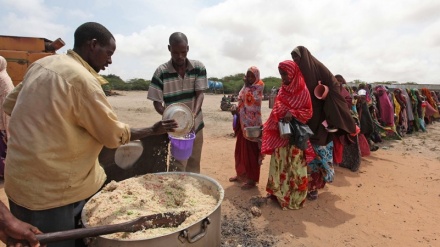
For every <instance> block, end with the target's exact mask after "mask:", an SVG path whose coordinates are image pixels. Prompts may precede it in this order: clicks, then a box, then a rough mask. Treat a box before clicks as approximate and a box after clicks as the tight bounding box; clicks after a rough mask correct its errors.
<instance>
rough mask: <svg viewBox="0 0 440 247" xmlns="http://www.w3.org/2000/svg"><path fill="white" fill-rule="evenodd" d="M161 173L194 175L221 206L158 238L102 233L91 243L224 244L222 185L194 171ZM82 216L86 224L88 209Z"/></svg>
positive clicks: (124, 246) (103, 246)
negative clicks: (114, 235) (128, 238)
mask: <svg viewBox="0 0 440 247" xmlns="http://www.w3.org/2000/svg"><path fill="white" fill-rule="evenodd" d="M155 174H158V175H162V176H163V175H171V174H179V175H181V174H185V175H187V176H191V177H194V178H195V179H197V180H198V181H199V182H200V183H201V184H202V190H203V193H205V194H209V195H212V196H214V198H216V199H217V205H216V206H215V208H214V209H213V210H212V212H211V213H210V214H208V216H206V217H205V218H202V219H200V220H199V221H198V222H196V223H194V224H192V225H191V226H189V227H188V228H186V229H184V230H179V231H176V232H173V233H170V234H168V235H163V236H159V237H155V238H148V239H137V240H122V239H110V238H106V237H105V236H99V237H97V238H95V239H94V240H93V242H92V243H91V244H90V245H89V246H93V247H144V246H166V247H183V246H191V247H205V246H213V247H215V246H220V244H221V239H220V238H221V203H222V201H223V197H224V194H225V192H224V190H223V188H222V186H221V185H220V184H219V183H218V182H217V181H215V180H214V179H212V178H210V177H207V176H204V175H201V174H196V173H190V172H161V173H155ZM81 218H82V219H83V222H84V224H85V227H87V225H86V222H87V221H86V220H85V219H86V212H85V210H83V212H82V214H81Z"/></svg>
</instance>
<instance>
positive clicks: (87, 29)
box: [73, 22, 114, 48]
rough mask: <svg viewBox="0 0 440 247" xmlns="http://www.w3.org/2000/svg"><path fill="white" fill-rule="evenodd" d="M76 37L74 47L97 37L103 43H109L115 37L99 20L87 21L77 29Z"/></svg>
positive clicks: (78, 46)
mask: <svg viewBox="0 0 440 247" xmlns="http://www.w3.org/2000/svg"><path fill="white" fill-rule="evenodd" d="M74 38H75V42H74V45H73V47H74V48H80V47H81V46H83V45H84V44H85V43H86V42H87V41H89V40H92V39H96V40H97V41H98V43H99V44H101V45H108V44H110V39H111V38H113V39H114V37H113V34H112V33H111V32H110V31H109V30H108V29H107V28H106V27H104V26H103V25H101V24H99V23H97V22H86V23H84V24H82V25H81V26H79V27H78V28H77V29H76V31H75V34H74Z"/></svg>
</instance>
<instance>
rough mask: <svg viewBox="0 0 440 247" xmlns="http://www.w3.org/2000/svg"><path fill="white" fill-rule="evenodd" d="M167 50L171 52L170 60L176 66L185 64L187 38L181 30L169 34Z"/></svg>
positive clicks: (187, 48) (187, 47)
mask: <svg viewBox="0 0 440 247" xmlns="http://www.w3.org/2000/svg"><path fill="white" fill-rule="evenodd" d="M169 43H170V44H169V45H168V50H169V51H170V53H171V60H172V61H173V65H174V66H176V67H185V66H186V55H187V54H188V51H189V46H188V39H187V38H186V35H185V34H183V33H181V32H175V33H173V34H171V36H170V39H169Z"/></svg>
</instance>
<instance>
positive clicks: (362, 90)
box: [358, 89, 367, 96]
mask: <svg viewBox="0 0 440 247" xmlns="http://www.w3.org/2000/svg"><path fill="white" fill-rule="evenodd" d="M358 95H359V96H365V95H367V91H365V89H359V91H358Z"/></svg>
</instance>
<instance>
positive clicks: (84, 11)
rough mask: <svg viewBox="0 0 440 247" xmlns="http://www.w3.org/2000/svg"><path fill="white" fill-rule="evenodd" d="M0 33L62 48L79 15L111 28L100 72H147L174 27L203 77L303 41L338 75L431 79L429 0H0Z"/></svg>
mask: <svg viewBox="0 0 440 247" xmlns="http://www.w3.org/2000/svg"><path fill="white" fill-rule="evenodd" d="M0 6H1V7H0V20H1V23H2V24H3V25H2V26H1V27H0V35H11V36H27V37H41V38H46V39H49V40H55V39H57V38H61V39H63V40H64V41H65V43H66V46H65V47H63V48H62V49H60V50H59V51H58V53H65V52H66V51H67V49H71V48H72V47H73V33H74V32H75V29H76V28H77V27H78V26H79V25H81V24H83V23H84V22H89V21H94V22H99V23H101V24H103V25H104V26H105V27H107V28H108V29H109V30H110V31H111V32H112V33H113V35H114V37H115V39H116V45H117V49H116V52H115V54H114V55H113V57H112V60H113V63H112V64H111V65H110V66H109V67H108V68H107V69H106V70H105V71H101V74H104V75H107V74H115V75H118V76H120V77H121V78H122V79H123V80H130V79H134V78H142V79H146V80H150V79H151V77H152V75H153V73H154V71H155V70H156V68H157V67H158V66H159V65H160V64H162V63H165V62H167V61H168V60H169V59H170V57H171V56H170V53H169V51H168V48H167V45H168V38H169V36H170V34H171V33H173V32H177V31H179V32H183V33H185V34H186V35H187V37H188V41H189V53H188V58H189V59H196V60H199V61H201V62H202V63H203V64H204V65H205V66H206V69H207V73H208V77H217V78H222V77H225V76H229V75H235V74H238V73H246V71H247V69H248V68H249V67H250V66H257V67H258V68H259V69H260V73H261V78H265V77H269V76H274V77H280V76H279V73H278V64H279V63H280V62H282V61H284V60H288V59H291V57H290V52H291V51H292V50H293V48H295V47H296V46H298V45H303V46H305V47H307V48H308V49H309V50H310V52H311V53H312V55H314V56H315V57H316V58H317V59H318V60H320V61H321V62H322V63H324V64H325V65H326V66H327V68H329V69H330V71H331V72H332V73H333V74H341V75H342V76H344V78H345V79H346V81H348V82H349V81H353V80H361V81H364V82H383V81H397V82H399V83H405V82H417V83H419V84H440V14H439V13H440V1H438V0H386V1H384V0H337V1H335V0H333V1H330V0H124V1H117V0H75V1H59V0H0Z"/></svg>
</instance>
